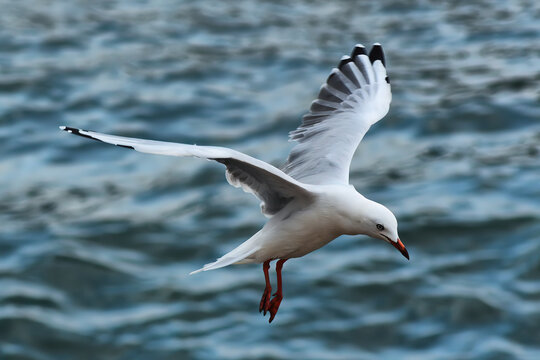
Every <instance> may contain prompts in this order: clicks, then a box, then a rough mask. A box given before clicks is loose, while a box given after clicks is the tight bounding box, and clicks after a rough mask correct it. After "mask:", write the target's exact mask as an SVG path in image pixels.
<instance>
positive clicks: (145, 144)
mask: <svg viewBox="0 0 540 360" xmlns="http://www.w3.org/2000/svg"><path fill="white" fill-rule="evenodd" d="M60 129H62V130H64V131H67V132H69V133H72V134H75V135H79V136H83V137H86V138H90V139H94V140H99V141H102V142H105V143H109V144H113V145H117V146H122V147H125V148H129V149H133V150H137V151H140V152H143V153H150V154H159V155H171V156H194V157H199V158H203V159H208V160H215V161H217V162H220V163H222V164H224V165H225V166H226V167H227V172H226V177H227V181H228V182H229V183H230V184H231V185H233V186H235V187H241V188H242V189H243V190H244V191H246V192H249V193H252V194H254V195H255V196H257V197H258V198H259V199H260V200H261V202H262V203H261V208H262V212H263V214H265V215H268V216H271V215H274V214H275V213H277V212H278V211H279V210H281V209H282V208H283V207H285V205H287V204H288V203H289V202H290V201H291V200H293V199H295V198H296V199H300V200H303V201H307V202H309V201H311V199H312V195H311V193H310V192H309V191H308V190H307V189H306V188H305V186H303V185H302V184H301V183H299V182H298V181H296V180H295V179H293V178H292V177H290V176H289V175H287V174H285V173H284V172H283V171H281V170H279V169H277V168H276V167H274V166H272V165H270V164H268V163H266V162H264V161H261V160H258V159H255V158H252V157H251V156H248V155H246V154H243V153H241V152H238V151H235V150H232V149H228V148H224V147H216V146H197V145H187V144H178V143H171V142H164V141H153V140H143V139H135V138H129V137H123V136H114V135H107V134H100V133H97V132H94V131H88V130H81V129H75V128H71V127H66V126H60Z"/></svg>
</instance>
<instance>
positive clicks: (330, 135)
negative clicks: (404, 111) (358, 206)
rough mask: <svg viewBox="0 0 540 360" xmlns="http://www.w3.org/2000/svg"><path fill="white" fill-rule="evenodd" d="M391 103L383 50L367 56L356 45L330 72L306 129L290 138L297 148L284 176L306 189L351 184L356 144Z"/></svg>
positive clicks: (377, 46)
mask: <svg viewBox="0 0 540 360" xmlns="http://www.w3.org/2000/svg"><path fill="white" fill-rule="evenodd" d="M391 99H392V93H391V91H390V81H389V79H388V76H387V74H386V68H385V59H384V53H383V50H382V47H381V45H380V44H374V45H373V47H372V49H371V51H370V53H369V55H367V53H366V50H365V48H364V46H362V45H356V46H355V48H354V50H353V52H352V54H351V56H344V57H343V58H342V59H341V61H340V63H339V65H338V67H337V68H335V69H333V70H332V73H331V74H330V76H329V77H328V80H327V81H326V83H325V84H324V85H323V86H322V87H321V89H320V92H319V96H318V98H317V99H316V100H315V101H313V103H312V104H311V109H310V111H309V113H307V114H306V115H305V116H304V117H303V119H302V124H301V125H300V126H299V127H298V128H297V129H296V130H294V131H292V132H291V133H290V134H289V136H290V139H291V140H292V141H297V142H298V144H297V145H296V146H295V147H294V148H293V149H292V151H291V153H290V154H289V158H288V160H287V163H286V165H285V167H284V171H285V172H286V173H287V174H289V175H290V176H292V177H293V178H295V179H296V180H298V181H301V182H303V183H307V184H348V183H349V167H350V163H351V160H352V157H353V155H354V152H355V151H356V148H357V147H358V144H359V143H360V141H361V140H362V138H363V137H364V135H365V134H366V132H367V131H368V130H369V128H370V126H371V125H373V124H374V123H376V122H377V121H379V120H380V119H382V118H383V117H384V116H385V115H386V114H387V113H388V109H389V106H390V101H391Z"/></svg>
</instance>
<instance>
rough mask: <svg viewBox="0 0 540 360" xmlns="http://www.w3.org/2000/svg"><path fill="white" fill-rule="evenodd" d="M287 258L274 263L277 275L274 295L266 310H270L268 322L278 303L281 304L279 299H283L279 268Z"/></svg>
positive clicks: (274, 314)
mask: <svg viewBox="0 0 540 360" xmlns="http://www.w3.org/2000/svg"><path fill="white" fill-rule="evenodd" d="M287 260H288V259H280V260H279V261H278V262H277V263H276V275H277V287H278V289H277V291H276V293H275V294H274V297H273V298H272V301H270V306H269V307H268V311H269V312H270V319H269V320H268V322H269V323H271V322H272V320H274V317H275V316H276V314H277V312H278V309H279V305H280V304H281V300H283V288H282V286H281V285H282V284H281V269H282V268H283V264H284V263H285V261H287Z"/></svg>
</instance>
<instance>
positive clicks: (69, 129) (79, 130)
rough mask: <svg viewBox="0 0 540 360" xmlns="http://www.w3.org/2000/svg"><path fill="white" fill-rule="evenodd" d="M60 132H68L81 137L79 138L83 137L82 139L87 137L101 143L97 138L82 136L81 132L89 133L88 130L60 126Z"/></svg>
mask: <svg viewBox="0 0 540 360" xmlns="http://www.w3.org/2000/svg"><path fill="white" fill-rule="evenodd" d="M60 130H64V131H67V132H68V133H70V134H74V135H79V136H82V137H85V138H88V139H92V140H97V141H101V140H99V139H96V138H95V137H92V136H90V135H86V134H81V131H86V132H87V131H88V130H82V129H77V128H72V127H69V126H60Z"/></svg>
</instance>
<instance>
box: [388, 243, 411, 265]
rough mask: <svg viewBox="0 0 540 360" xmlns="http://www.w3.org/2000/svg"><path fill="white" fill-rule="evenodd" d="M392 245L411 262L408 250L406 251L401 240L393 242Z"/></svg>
mask: <svg viewBox="0 0 540 360" xmlns="http://www.w3.org/2000/svg"><path fill="white" fill-rule="evenodd" d="M391 244H392V245H394V247H395V248H396V249H398V250H399V252H400V253H401V254H403V256H405V257H406V258H407V260H409V252H408V251H407V249H405V245H403V243H402V242H401V240H399V239H397V242H393V241H392V242H391Z"/></svg>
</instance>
